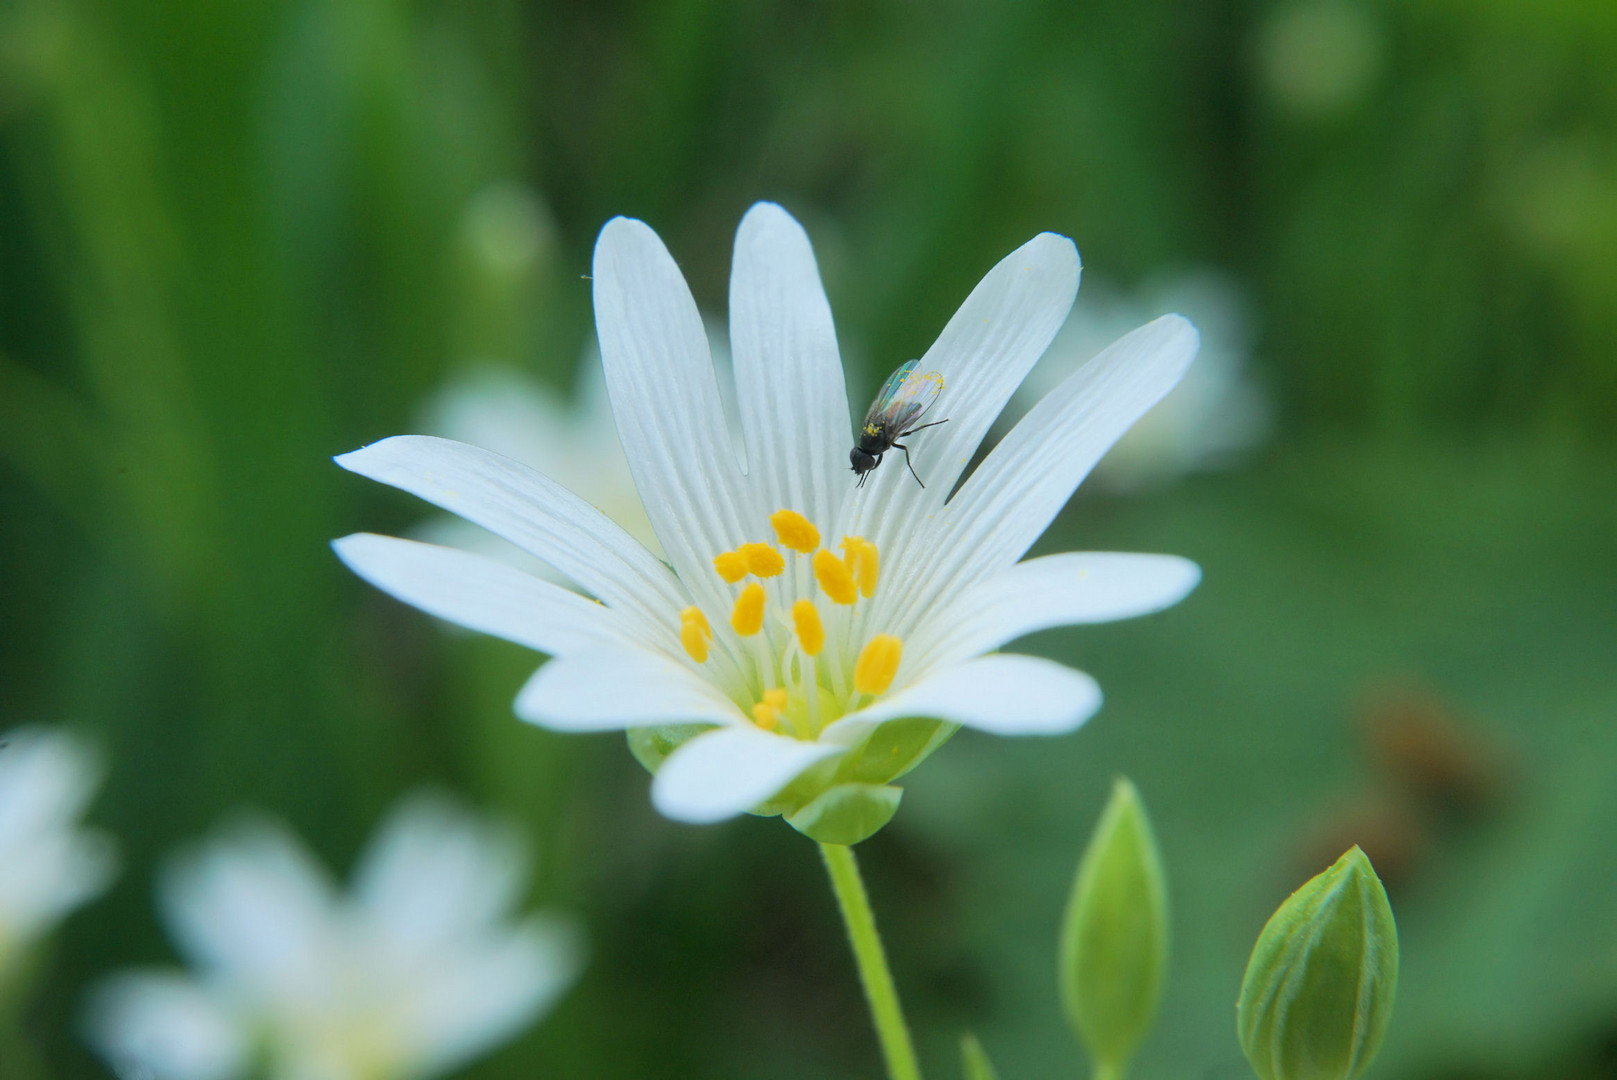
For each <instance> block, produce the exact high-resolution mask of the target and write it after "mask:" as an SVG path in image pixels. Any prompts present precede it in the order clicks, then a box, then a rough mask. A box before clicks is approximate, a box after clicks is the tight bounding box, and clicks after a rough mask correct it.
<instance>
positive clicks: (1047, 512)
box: [882, 315, 1197, 628]
mask: <svg viewBox="0 0 1617 1080" xmlns="http://www.w3.org/2000/svg"><path fill="white" fill-rule="evenodd" d="M1196 342H1197V338H1196V328H1195V327H1193V326H1191V325H1190V323H1188V322H1186V321H1185V320H1184V319H1182V318H1180V317H1179V316H1177V315H1165V316H1163V317H1162V318H1160V319H1158V320H1156V321H1155V322H1152V323H1147V324H1146V325H1145V326H1142V327H1141V328H1140V329H1138V330H1136V331H1134V332H1133V333H1131V334H1128V335H1127V336H1125V337H1124V338H1123V339H1122V340H1120V341H1118V342H1117V343H1116V344H1115V345H1113V346H1112V347H1111V348H1109V349H1107V350H1106V351H1105V352H1103V353H1101V354H1100V355H1099V356H1097V357H1095V358H1094V359H1093V360H1091V361H1090V362H1089V363H1087V364H1085V365H1084V366H1083V367H1082V368H1080V369H1079V370H1078V371H1076V372H1074V373H1073V374H1072V375H1071V376H1070V377H1069V378H1067V379H1066V380H1065V381H1064V382H1063V383H1062V384H1061V385H1060V386H1058V387H1057V388H1056V389H1055V390H1054V391H1052V392H1051V393H1050V394H1048V395H1047V396H1046V397H1045V398H1044V400H1042V401H1040V402H1039V403H1038V404H1037V405H1035V406H1034V407H1033V409H1032V410H1031V411H1030V412H1029V413H1028V414H1027V415H1026V416H1025V417H1023V418H1022V420H1021V422H1020V423H1018V424H1017V425H1016V427H1014V428H1012V429H1011V432H1010V434H1008V435H1006V436H1005V439H1004V440H1003V441H1002V442H1001V443H1000V444H999V445H998V446H996V447H995V448H994V450H993V452H992V453H990V454H989V455H988V457H987V458H985V459H984V460H983V463H982V464H981V465H979V466H978V467H977V469H976V470H975V471H974V472H973V473H972V474H971V477H970V478H969V479H967V481H966V482H965V484H964V485H963V486H962V487H961V489H960V491H959V493H958V494H957V495H956V496H955V497H954V498H953V499H952V500H951V501H950V502H949V505H948V508H947V510H946V511H945V512H944V513H942V514H939V515H938V516H937V517H936V518H935V519H934V520H932V521H930V522H929V523H928V525H927V527H926V528H925V529H924V530H923V531H922V532H920V533H919V534H918V535H917V536H916V538H915V541H914V543H913V545H912V548H911V554H910V557H911V558H912V559H913V560H914V562H913V565H915V566H917V567H918V568H919V570H918V572H917V573H915V574H914V575H913V576H911V577H909V578H907V579H906V580H904V581H902V582H901V583H899V586H898V588H896V589H894V590H893V591H892V592H890V593H889V595H888V596H887V597H886V599H885V601H884V602H883V607H882V610H883V614H884V616H885V618H886V620H887V625H890V626H897V627H900V628H904V627H907V626H909V625H911V624H912V622H913V621H914V620H915V619H917V618H918V617H919V616H920V615H921V614H922V613H923V611H924V609H925V605H926V603H927V600H928V598H929V597H931V596H936V595H938V594H939V593H941V592H942V591H943V590H944V589H945V588H946V587H947V588H948V589H950V590H954V589H961V588H967V587H971V586H973V585H975V584H976V583H977V582H979V581H981V580H983V579H984V578H985V577H987V576H988V575H990V574H992V573H995V572H997V571H999V570H1001V569H1004V568H1007V567H1009V566H1011V565H1012V564H1013V563H1014V562H1015V561H1016V560H1017V559H1019V558H1021V556H1022V554H1023V553H1024V552H1026V551H1027V549H1028V547H1029V546H1030V545H1031V544H1032V543H1033V541H1034V540H1036V539H1038V537H1039V534H1040V533H1042V532H1044V530H1045V528H1046V527H1047V526H1048V525H1049V524H1050V522H1051V520H1052V519H1053V518H1054V517H1055V516H1056V514H1057V513H1059V512H1060V511H1061V508H1062V507H1063V506H1065V505H1066V503H1067V500H1068V499H1069V498H1071V497H1072V492H1073V489H1074V488H1076V487H1077V486H1078V484H1079V482H1080V481H1081V480H1083V478H1084V477H1085V476H1086V475H1088V473H1089V470H1090V469H1091V468H1093V467H1094V465H1095V462H1097V461H1099V460H1100V457H1101V455H1102V454H1104V453H1105V452H1106V451H1107V449H1108V448H1109V447H1110V446H1111V445H1112V443H1114V442H1116V441H1117V439H1118V437H1119V436H1121V435H1122V434H1123V432H1125V431H1127V430H1128V428H1129V425H1131V424H1133V423H1134V421H1135V420H1138V419H1139V418H1140V416H1141V415H1142V414H1143V413H1144V412H1145V411H1146V410H1147V409H1149V408H1151V406H1152V405H1155V404H1156V403H1157V401H1158V400H1160V399H1161V397H1162V395H1164V394H1166V393H1167V392H1168V391H1169V390H1171V389H1173V386H1174V384H1175V383H1177V382H1178V381H1179V379H1180V377H1181V376H1182V375H1183V374H1184V373H1185V368H1186V367H1188V366H1189V364H1190V361H1191V359H1192V358H1194V357H1195V355H1196Z"/></svg>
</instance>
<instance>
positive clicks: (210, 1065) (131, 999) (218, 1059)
mask: <svg viewBox="0 0 1617 1080" xmlns="http://www.w3.org/2000/svg"><path fill="white" fill-rule="evenodd" d="M85 1028H86V1031H85V1034H86V1036H87V1037H88V1038H89V1041H90V1043H91V1044H92V1045H93V1046H94V1047H95V1048H96V1050H98V1051H99V1052H100V1054H101V1056H102V1057H103V1058H105V1059H106V1060H107V1063H108V1064H109V1065H111V1066H112V1068H113V1071H114V1072H115V1073H116V1074H117V1075H119V1076H126V1077H131V1078H133V1077H150V1078H152V1080H232V1078H234V1077H239V1076H242V1075H243V1074H244V1073H245V1072H246V1066H247V1050H248V1033H247V1031H246V1030H245V1026H244V1025H243V1024H242V1023H241V1021H240V1019H239V1018H238V1017H237V1016H236V1015H235V1014H234V1013H233V1012H232V1010H231V1009H230V1008H229V1007H228V1006H227V1005H226V1004H225V1003H224V1001H222V1000H221V998H220V997H219V995H218V994H216V993H210V992H209V991H208V990H207V989H205V988H204V987H202V986H200V985H198V984H197V983H195V982H193V981H191V980H190V979H187V978H184V977H183V976H180V975H170V974H167V973H157V972H153V973H139V974H136V973H130V974H126V975H118V976H114V977H113V978H111V979H109V980H107V981H106V982H105V983H103V984H102V985H100V986H99V987H97V988H96V989H95V991H94V993H93V995H92V996H91V999H90V1007H89V1015H88V1017H87V1019H86V1024H85Z"/></svg>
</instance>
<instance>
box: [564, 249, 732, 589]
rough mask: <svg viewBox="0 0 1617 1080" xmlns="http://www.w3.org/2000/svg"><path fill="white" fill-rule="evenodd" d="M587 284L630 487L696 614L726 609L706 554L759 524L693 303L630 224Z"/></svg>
mask: <svg viewBox="0 0 1617 1080" xmlns="http://www.w3.org/2000/svg"><path fill="white" fill-rule="evenodd" d="M593 276H594V285H595V327H596V332H597V334H598V335H599V336H600V339H601V363H602V366H603V367H604V368H605V371H606V388H607V392H608V393H609V394H610V395H611V397H612V415H613V417H614V418H615V419H616V420H617V425H618V437H619V438H620V439H621V440H622V441H623V452H624V455H625V456H626V457H627V458H628V459H629V469H630V471H631V472H632V473H633V474H634V483H635V488H636V489H637V490H638V491H639V492H640V498H641V500H642V501H643V502H644V503H645V505H646V513H647V515H648V516H649V517H650V518H651V524H652V527H653V528H654V529H655V530H656V532H657V538H658V539H659V540H661V541H662V545H663V550H664V551H665V552H667V553H668V558H669V560H670V562H672V563H673V566H674V570H675V571H676V572H677V573H678V574H679V576H680V578H681V580H683V581H684V582H685V584H686V586H687V587H688V588H689V589H690V590H691V592H692V594H693V595H695V596H696V597H697V600H698V602H699V603H701V604H702V606H703V607H707V608H709V609H710V610H724V609H725V608H727V607H728V606H729V596H728V594H727V593H726V592H725V590H724V586H723V582H722V581H721V580H720V579H719V577H718V576H717V575H716V574H714V573H713V567H712V559H713V556H715V555H717V554H718V553H719V552H721V551H724V550H726V549H728V548H732V547H734V546H735V545H736V544H737V543H739V542H740V541H741V540H742V539H743V538H745V537H747V536H748V535H753V536H756V535H757V534H758V532H759V531H760V528H761V526H762V525H763V524H764V523H763V521H762V519H761V517H760V518H759V520H756V521H754V520H750V519H751V518H753V517H754V516H756V515H754V514H752V513H750V512H749V513H747V514H745V515H743V513H742V511H741V510H740V509H739V508H738V502H739V501H740V500H742V498H743V496H742V494H741V488H742V484H743V480H742V474H741V470H740V467H739V465H738V462H737V460H736V453H735V448H734V447H733V446H732V445H731V444H730V436H729V431H728V426H727V424H726V423H725V419H724V409H723V406H722V405H721V403H720V398H719V386H718V379H717V378H716V376H715V375H714V370H713V359H712V356H711V355H710V354H709V352H708V345H707V333H706V331H705V330H704V328H703V326H702V317H701V315H700V314H699V313H698V312H697V310H696V301H694V300H693V299H691V293H690V289H689V288H687V287H686V285H685V279H684V277H682V276H681V275H680V272H679V267H678V266H676V265H675V264H674V260H673V258H672V257H671V256H670V255H669V254H668V250H667V249H666V248H664V247H663V244H662V241H661V240H659V239H658V238H657V234H656V233H654V232H652V231H651V229H650V227H648V226H647V225H646V224H645V223H644V222H641V221H634V220H632V219H629V218H613V219H612V220H611V221H609V222H607V223H606V226H605V228H603V229H602V230H601V236H600V239H599V240H597V241H596V244H595V263H594V275H593ZM747 502H748V504H749V506H750V500H747Z"/></svg>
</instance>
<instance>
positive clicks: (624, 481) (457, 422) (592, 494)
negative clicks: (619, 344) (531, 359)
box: [414, 321, 740, 582]
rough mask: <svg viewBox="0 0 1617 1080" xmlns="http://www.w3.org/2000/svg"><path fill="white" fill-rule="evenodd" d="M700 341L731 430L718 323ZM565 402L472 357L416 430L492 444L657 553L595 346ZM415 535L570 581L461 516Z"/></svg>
mask: <svg viewBox="0 0 1617 1080" xmlns="http://www.w3.org/2000/svg"><path fill="white" fill-rule="evenodd" d="M706 327H707V337H708V347H709V349H710V350H711V351H712V354H713V362H714V367H715V370H716V372H717V373H718V377H719V385H720V388H721V393H722V394H723V396H724V398H725V405H726V408H727V418H726V419H727V422H728V423H729V425H730V428H731V430H732V431H739V429H740V424H739V421H738V420H737V418H736V417H735V415H734V412H735V409H734V405H733V399H734V379H733V377H732V375H731V369H730V349H729V344H728V342H727V340H726V336H725V333H724V327H723V326H722V324H720V323H717V322H714V321H708V322H707V323H706ZM573 393H574V396H573V398H572V399H571V400H569V399H568V398H567V397H566V396H564V395H563V394H560V393H558V392H557V391H555V390H553V389H551V387H549V386H547V385H546V384H545V383H543V382H541V381H540V380H538V379H536V378H534V377H533V376H531V375H528V374H527V373H525V372H523V371H520V370H518V369H516V368H514V367H511V366H509V365H505V364H499V363H496V362H494V361H483V362H479V363H475V364H473V365H471V366H468V367H467V368H465V369H463V370H462V371H461V372H459V373H458V374H456V375H455V376H454V377H453V378H451V379H450V380H449V381H448V382H447V383H445V385H444V386H443V387H442V388H441V389H440V390H439V391H438V393H437V394H435V395H434V396H433V397H432V399H431V400H430V401H428V403H427V406H426V408H425V410H423V417H422V430H424V431H425V432H427V433H428V434H429V435H437V436H439V437H441V438H445V439H453V440H454V441H455V442H463V443H469V444H471V445H473V446H480V447H483V448H484V449H485V450H492V451H494V452H495V453H496V454H499V455H500V456H501V457H508V458H510V459H511V460H512V461H516V462H520V463H521V464H523V465H527V466H528V467H530V468H533V469H537V470H538V471H539V472H542V473H544V474H545V475H546V476H548V477H550V478H551V479H552V480H555V481H556V482H557V483H559V484H561V485H562V486H563V487H565V488H567V489H568V490H570V491H573V492H576V493H577V494H579V495H581V496H583V497H584V498H585V499H586V500H588V501H589V502H590V504H591V505H593V506H594V507H595V508H596V509H597V510H599V511H601V512H602V513H603V514H605V515H606V516H607V517H609V518H611V519H612V520H613V521H614V522H616V523H617V524H618V525H620V526H622V527H623V529H624V531H626V532H627V533H628V534H629V535H630V536H632V537H634V538H635V539H636V540H638V541H640V543H641V544H643V545H644V546H645V547H646V549H647V550H648V551H650V552H651V553H652V554H654V555H656V556H657V557H658V558H663V557H664V556H663V550H662V545H661V544H659V543H658V542H657V534H656V532H655V531H653V529H652V527H651V519H650V518H649V517H647V516H646V508H645V504H643V503H642V502H641V501H640V494H639V492H637V491H636V490H635V486H634V477H632V476H631V475H630V474H629V462H628V459H627V458H625V457H624V456H623V444H622V443H621V442H620V441H619V440H618V429H617V425H616V424H615V423H614V422H613V419H612V403H611V401H609V400H608V398H607V394H606V375H605V373H604V371H603V369H602V367H601V354H600V351H599V350H598V349H597V348H596V347H595V345H594V344H593V343H592V344H591V345H590V347H589V348H587V349H586V350H585V351H584V355H583V356H582V357H580V359H579V369H578V378H577V382H576V386H575V389H574V392H573ZM414 535H415V536H416V537H417V538H418V539H421V540H425V541H427V542H429V543H434V544H443V545H445V546H446V547H455V548H460V549H462V550H464V551H473V552H476V553H478V554H480V555H488V556H490V557H491V558H497V559H499V560H500V561H502V562H505V563H507V564H509V565H512V566H516V567H518V568H519V569H522V570H526V571H528V572H530V573H533V574H537V575H538V576H540V577H543V578H546V579H547V580H550V581H557V582H567V581H568V580H569V579H568V578H567V577H566V576H565V575H563V574H562V573H561V572H560V571H558V570H556V569H555V568H554V567H552V566H551V565H550V564H549V563H547V562H544V561H542V560H540V559H537V558H535V557H533V556H532V555H529V554H528V553H527V552H525V551H523V550H522V549H521V548H519V547H517V546H516V545H515V544H512V543H508V542H507V541H505V540H502V539H500V538H499V537H498V536H495V535H494V534H493V533H491V532H489V531H488V530H487V529H484V528H480V527H479V526H476V525H473V524H472V523H470V522H468V521H466V520H465V519H464V518H460V517H454V516H451V515H445V516H443V517H438V518H433V519H431V520H429V521H427V522H425V523H424V524H423V525H422V526H421V527H420V528H418V529H416V530H414Z"/></svg>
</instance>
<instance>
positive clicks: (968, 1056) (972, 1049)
mask: <svg viewBox="0 0 1617 1080" xmlns="http://www.w3.org/2000/svg"><path fill="white" fill-rule="evenodd" d="M960 1060H961V1063H962V1064H961V1071H962V1072H964V1074H965V1077H966V1080H999V1072H998V1071H997V1070H996V1069H995V1068H994V1063H993V1062H992V1061H989V1060H988V1053H987V1051H985V1050H984V1049H983V1044H982V1043H980V1042H978V1041H977V1036H975V1035H973V1034H971V1033H970V1032H969V1031H968V1032H967V1033H966V1034H964V1035H962V1036H960Z"/></svg>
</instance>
